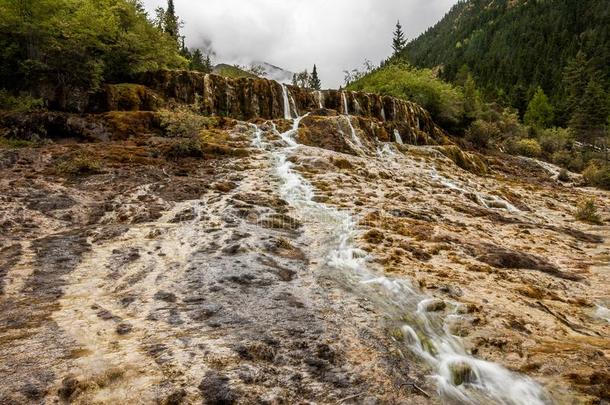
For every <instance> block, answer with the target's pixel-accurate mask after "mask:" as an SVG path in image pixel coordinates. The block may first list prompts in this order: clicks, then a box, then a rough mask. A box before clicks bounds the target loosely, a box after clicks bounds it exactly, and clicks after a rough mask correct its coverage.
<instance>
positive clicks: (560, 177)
mask: <svg viewBox="0 0 610 405" xmlns="http://www.w3.org/2000/svg"><path fill="white" fill-rule="evenodd" d="M557 180H559V181H562V182H564V183H565V182H568V181H570V175H569V174H568V171H567V170H566V169H561V170H560V171H559V175H558V176H557Z"/></svg>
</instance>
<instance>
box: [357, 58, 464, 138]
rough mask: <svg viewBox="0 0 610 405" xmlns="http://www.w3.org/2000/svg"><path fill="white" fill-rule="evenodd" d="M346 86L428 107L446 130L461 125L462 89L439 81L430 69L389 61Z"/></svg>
mask: <svg viewBox="0 0 610 405" xmlns="http://www.w3.org/2000/svg"><path fill="white" fill-rule="evenodd" d="M347 89H348V90H353V91H366V92H369V93H378V94H383V95H388V96H393V97H397V98H402V99H405V100H410V101H413V102H415V103H417V104H419V105H421V106H422V107H424V108H425V109H427V110H428V111H429V112H430V114H431V115H432V118H433V119H434V120H435V121H436V122H437V123H438V124H439V125H441V126H443V127H445V128H447V129H453V128H456V127H459V126H460V125H462V119H463V116H464V96H463V95H462V92H461V91H460V90H458V89H457V88H455V87H454V86H452V85H450V84H448V83H445V82H443V81H442V80H440V79H439V78H438V77H437V76H436V75H435V74H434V72H433V71H432V70H430V69H417V68H415V67H413V66H410V65H408V64H404V63H395V64H387V65H386V66H384V67H382V68H379V69H377V70H375V71H373V72H372V73H370V74H368V75H366V76H364V77H362V78H360V79H359V80H357V81H355V82H353V83H351V84H350V85H349V86H347Z"/></svg>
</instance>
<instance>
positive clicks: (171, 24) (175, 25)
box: [163, 0, 180, 43]
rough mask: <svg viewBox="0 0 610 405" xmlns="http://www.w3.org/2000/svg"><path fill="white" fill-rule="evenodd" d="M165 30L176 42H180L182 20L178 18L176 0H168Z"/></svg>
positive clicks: (164, 19) (164, 17)
mask: <svg viewBox="0 0 610 405" xmlns="http://www.w3.org/2000/svg"><path fill="white" fill-rule="evenodd" d="M163 31H165V32H166V33H168V34H169V35H170V36H171V37H172V38H174V39H175V40H176V43H178V41H179V35H180V32H179V31H180V22H179V20H178V16H176V9H175V7H174V0H167V10H165V13H164V15H163Z"/></svg>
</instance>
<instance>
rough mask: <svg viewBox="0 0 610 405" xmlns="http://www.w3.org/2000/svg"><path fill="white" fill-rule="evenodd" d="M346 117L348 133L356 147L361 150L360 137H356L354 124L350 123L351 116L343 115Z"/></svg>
mask: <svg viewBox="0 0 610 405" xmlns="http://www.w3.org/2000/svg"><path fill="white" fill-rule="evenodd" d="M345 117H346V118H347V125H349V130H350V134H351V136H352V141H353V142H354V144H355V146H356V149H359V150H362V142H360V138H358V135H357V134H356V129H355V128H354V125H353V124H352V117H351V116H349V115H346V116H345Z"/></svg>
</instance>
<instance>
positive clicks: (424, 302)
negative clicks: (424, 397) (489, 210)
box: [253, 118, 552, 405]
mask: <svg viewBox="0 0 610 405" xmlns="http://www.w3.org/2000/svg"><path fill="white" fill-rule="evenodd" d="M299 122H300V118H299V119H295V120H294V123H293V126H292V128H291V129H290V130H289V131H287V132H285V133H283V134H281V138H282V139H283V140H284V142H285V143H286V145H287V146H286V147H284V148H280V149H275V150H270V154H271V157H272V159H273V162H274V172H275V175H276V176H277V178H278V180H279V183H280V184H279V192H280V194H281V197H282V198H283V199H284V200H285V201H287V202H288V203H289V204H290V206H291V207H293V208H294V209H295V210H296V212H297V213H298V215H299V216H300V219H301V220H302V222H303V223H304V224H305V225H306V227H305V229H306V235H307V236H308V237H309V238H311V239H312V244H311V245H312V247H313V249H318V250H319V252H320V255H319V256H320V257H321V258H322V260H320V267H319V271H320V272H323V273H325V275H328V276H329V277H332V278H333V279H334V280H336V281H337V282H338V283H340V284H343V285H345V286H346V287H347V288H349V290H350V291H354V292H355V293H358V294H360V295H362V296H363V297H365V298H367V299H368V300H369V301H370V302H372V303H373V304H375V305H376V307H377V309H378V310H379V311H382V312H383V313H384V314H385V315H386V316H387V317H388V318H389V319H391V320H393V321H394V322H400V323H401V328H402V333H403V337H404V339H403V340H404V343H405V344H406V345H407V346H408V347H409V348H410V349H411V351H412V352H413V353H414V354H415V355H417V356H418V357H419V358H420V359H422V360H423V361H424V362H425V363H426V364H427V365H428V366H429V367H430V368H431V369H432V372H433V379H434V381H436V385H437V388H438V393H439V395H440V396H441V398H442V399H443V400H445V401H446V402H450V403H455V402H459V403H467V404H477V405H478V404H481V405H483V404H507V405H538V404H550V403H552V400H551V399H550V398H549V397H548V396H547V394H546V393H545V392H544V390H543V389H542V388H541V387H540V386H539V385H538V384H537V383H535V382H534V381H532V380H530V379H529V378H527V377H523V376H520V375H518V374H516V373H513V372H510V371H508V370H507V369H505V368H503V367H501V366H499V365H498V364H495V363H491V362H488V361H483V360H479V359H476V358H474V357H473V356H471V355H469V354H468V353H467V351H466V350H465V348H464V346H463V344H462V342H461V340H460V339H459V338H458V337H456V336H454V335H453V334H452V333H451V328H452V324H453V322H455V321H456V320H459V319H462V318H464V317H466V316H467V315H466V314H465V312H467V311H464V308H463V306H462V305H460V304H457V303H453V302H447V303H444V304H445V305H446V308H448V309H446V310H445V311H432V310H430V308H432V304H433V303H434V302H436V301H439V300H437V299H434V298H433V297H431V296H428V295H426V294H424V293H423V292H421V291H419V290H418V289H416V288H415V287H413V286H412V285H411V284H410V283H409V282H408V281H407V280H404V279H394V278H389V277H385V276H382V275H380V274H378V273H377V272H375V271H374V270H373V269H372V268H371V266H370V265H369V263H370V259H371V258H370V257H367V253H366V252H364V251H362V250H361V249H358V248H357V247H356V246H355V239H356V237H357V235H358V232H357V223H356V221H355V220H354V218H353V217H352V216H351V215H350V214H349V213H347V212H343V211H339V210H337V209H335V208H332V207H329V206H326V205H324V204H322V203H318V202H315V201H314V200H313V198H314V188H313V187H312V185H311V184H310V183H309V182H307V181H306V180H305V179H304V178H303V177H302V176H301V175H300V174H299V173H298V172H296V171H294V170H293V164H292V163H291V162H290V161H289V160H288V155H289V154H290V153H292V152H293V151H295V150H297V149H298V148H299V145H298V143H297V142H296V141H295V140H294V138H293V137H294V135H295V134H296V133H297V131H298V127H299ZM258 136H259V135H258V132H255V139H257V138H258ZM253 143H254V142H253ZM255 143H256V144H258V145H263V143H262V142H258V141H257V140H256V141H255Z"/></svg>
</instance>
